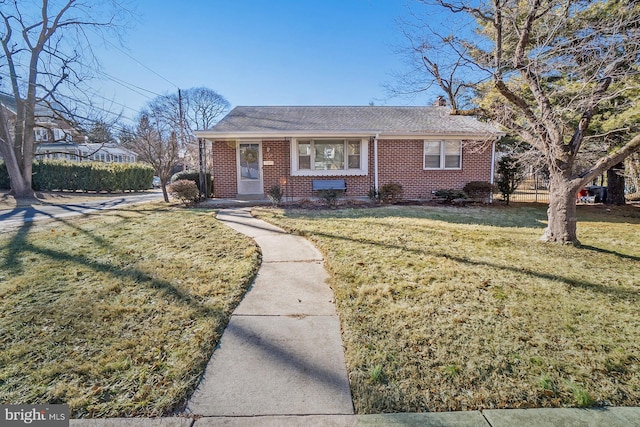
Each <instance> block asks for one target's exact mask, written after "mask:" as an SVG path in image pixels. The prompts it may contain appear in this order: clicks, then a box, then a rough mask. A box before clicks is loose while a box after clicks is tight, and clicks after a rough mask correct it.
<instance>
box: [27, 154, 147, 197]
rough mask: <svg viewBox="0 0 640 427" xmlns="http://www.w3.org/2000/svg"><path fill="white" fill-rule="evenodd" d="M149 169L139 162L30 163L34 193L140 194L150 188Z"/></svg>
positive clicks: (47, 161) (51, 161) (61, 161)
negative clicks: (138, 192)
mask: <svg viewBox="0 0 640 427" xmlns="http://www.w3.org/2000/svg"><path fill="white" fill-rule="evenodd" d="M152 180H153V168H151V167H149V166H147V165H143V164H140V163H101V162H70V161H64V160H44V161H37V162H34V163H33V189H34V190H36V191H41V190H44V191H50V190H62V191H64V190H68V191H78V190H82V191H85V192H86V191H96V192H101V191H107V192H110V193H111V192H123V191H140V190H146V189H148V188H151V182H152Z"/></svg>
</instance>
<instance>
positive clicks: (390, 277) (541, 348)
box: [254, 205, 640, 413]
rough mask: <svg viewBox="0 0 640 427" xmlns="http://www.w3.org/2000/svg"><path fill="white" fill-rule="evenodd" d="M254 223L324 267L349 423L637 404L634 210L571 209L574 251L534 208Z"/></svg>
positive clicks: (637, 231) (286, 217)
mask: <svg viewBox="0 0 640 427" xmlns="http://www.w3.org/2000/svg"><path fill="white" fill-rule="evenodd" d="M254 213H256V214H258V215H259V216H260V217H262V218H264V219H266V220H268V221H270V222H273V223H275V224H277V225H279V226H281V227H283V228H285V229H287V230H289V231H292V232H294V233H297V234H300V235H303V236H306V237H307V238H309V239H310V240H312V241H313V242H314V243H315V244H316V245H317V246H318V247H319V248H320V249H321V250H322V251H323V253H324V254H325V258H326V264H327V268H328V269H329V270H330V273H331V279H330V285H331V287H332V288H333V290H334V292H335V296H336V304H337V308H338V312H339V315H340V319H341V323H342V330H343V340H344V343H345V347H346V359H347V365H348V369H349V377H350V380H351V388H352V393H353V397H354V403H355V406H356V409H357V412H358V413H379V412H404V411H449V410H470V409H482V408H521V407H562V406H574V407H575V406H578V407H581V406H590V405H593V404H600V405H622V406H624V405H631V406H634V405H637V404H638V402H639V401H640V340H639V339H638V337H640V321H639V319H640V209H638V207H626V208H620V209H619V208H610V209H607V208H605V207H601V206H594V207H591V206H584V207H582V206H581V207H579V209H578V220H579V224H578V235H579V238H580V239H581V243H582V246H581V247H575V246H572V245H554V244H545V243H542V242H540V241H539V237H540V236H541V235H542V233H543V229H544V227H545V221H546V212H545V207H543V206H535V205H514V206H512V207H469V208H446V207H426V206H425V207H422V206H420V207H397V206H390V207H383V208H376V209H340V210H315V211H313V210H311V211H303V210H288V211H285V210H276V209H266V208H264V209H256V210H255V211H254Z"/></svg>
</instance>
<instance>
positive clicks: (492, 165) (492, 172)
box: [489, 137, 499, 203]
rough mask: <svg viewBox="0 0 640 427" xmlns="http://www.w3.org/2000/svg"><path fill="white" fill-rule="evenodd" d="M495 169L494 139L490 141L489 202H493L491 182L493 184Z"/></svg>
mask: <svg viewBox="0 0 640 427" xmlns="http://www.w3.org/2000/svg"><path fill="white" fill-rule="evenodd" d="M498 138H499V137H498ZM495 169H496V139H494V140H493V143H491V177H490V178H489V183H490V184H491V188H492V190H491V192H490V193H489V203H493V184H494V181H495V179H494V175H495Z"/></svg>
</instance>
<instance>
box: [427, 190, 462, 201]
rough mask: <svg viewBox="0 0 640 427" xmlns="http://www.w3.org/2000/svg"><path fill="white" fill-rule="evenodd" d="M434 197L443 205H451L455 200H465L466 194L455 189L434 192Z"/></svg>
mask: <svg viewBox="0 0 640 427" xmlns="http://www.w3.org/2000/svg"><path fill="white" fill-rule="evenodd" d="M435 196H436V197H437V198H439V199H442V201H443V202H445V203H452V202H453V201H454V200H456V199H467V198H468V196H467V193H465V192H464V191H462V190H457V189H455V188H448V189H441V190H436V192H435Z"/></svg>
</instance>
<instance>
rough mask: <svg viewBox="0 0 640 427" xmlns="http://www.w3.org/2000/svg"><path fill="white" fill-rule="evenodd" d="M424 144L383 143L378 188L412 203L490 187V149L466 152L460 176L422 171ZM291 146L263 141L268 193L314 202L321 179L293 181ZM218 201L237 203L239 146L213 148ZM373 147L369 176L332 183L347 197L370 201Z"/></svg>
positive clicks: (456, 172) (222, 144)
mask: <svg viewBox="0 0 640 427" xmlns="http://www.w3.org/2000/svg"><path fill="white" fill-rule="evenodd" d="M423 154H424V153H423V140H421V139H420V140H379V141H378V171H379V174H378V182H379V185H380V186H383V185H384V184H387V183H389V182H395V183H398V184H401V185H402V187H403V189H404V197H405V198H408V199H429V198H432V197H433V196H432V191H434V190H438V189H442V188H459V189H461V188H462V187H464V185H465V184H466V183H467V182H470V181H489V180H490V174H491V147H490V146H489V147H488V148H485V149H484V150H480V151H479V150H478V149H477V148H471V147H468V146H465V147H464V148H463V152H462V170H435V171H434V170H423V159H422V156H423ZM290 155H291V154H290V142H289V141H284V140H264V141H262V158H263V161H267V162H270V161H272V162H273V163H274V164H273V165H268V164H267V165H264V166H263V177H264V191H265V193H266V192H267V191H268V190H269V189H270V188H271V187H272V186H274V185H281V182H282V181H281V180H282V179H283V178H284V179H286V184H285V185H284V186H283V189H284V190H285V194H286V196H287V197H296V198H298V197H302V198H310V197H314V196H317V194H313V192H312V190H311V181H313V180H314V179H322V177H317V176H316V177H313V176H290V168H291V157H290ZM212 158H213V164H214V167H213V179H214V197H221V198H224V197H236V196H237V192H238V188H237V169H236V148H235V143H233V142H230V143H227V142H224V141H216V142H214V143H213V157H212ZM373 161H374V160H373V141H370V143H369V175H367V176H344V177H330V178H327V179H335V178H344V179H345V181H346V184H347V191H346V194H345V195H346V196H366V195H367V193H368V192H369V189H370V188H372V187H373V185H374V175H373Z"/></svg>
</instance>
